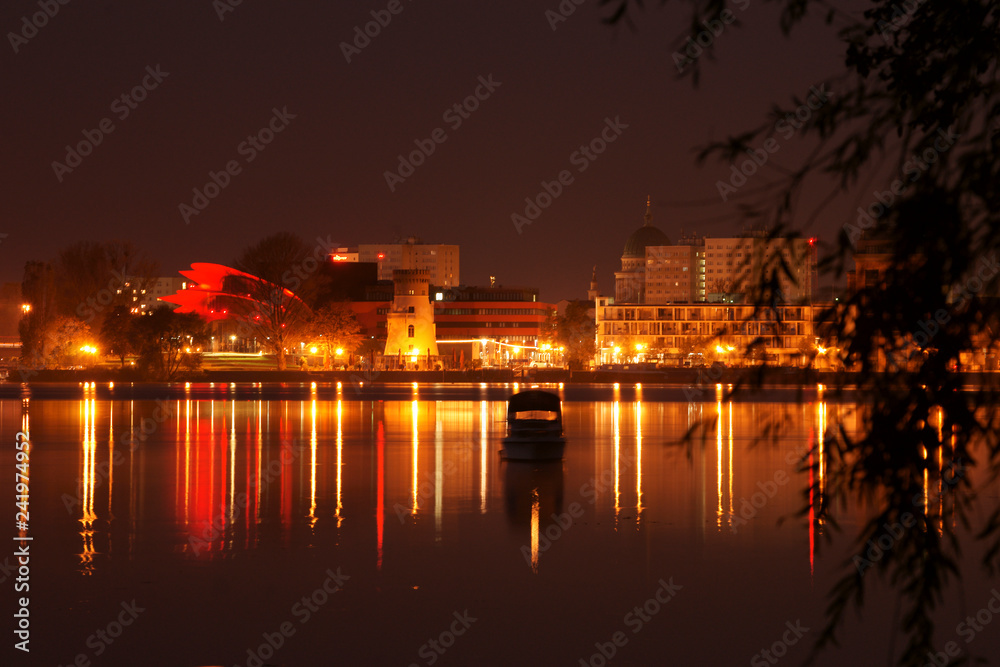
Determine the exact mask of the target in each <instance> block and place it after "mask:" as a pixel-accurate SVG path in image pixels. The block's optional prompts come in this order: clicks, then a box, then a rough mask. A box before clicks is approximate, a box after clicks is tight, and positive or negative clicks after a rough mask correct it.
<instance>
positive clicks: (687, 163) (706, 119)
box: [0, 0, 848, 301]
mask: <svg viewBox="0 0 1000 667" xmlns="http://www.w3.org/2000/svg"><path fill="white" fill-rule="evenodd" d="M222 2H224V0H220V2H217V3H215V5H213V2H212V1H211V0H196V1H191V2H183V3H173V2H170V3H168V2H143V1H134V2H111V1H108V0H98V1H96V2H80V1H79V0H77V1H74V2H69V4H66V5H59V6H58V8H59V11H58V13H57V14H56V15H55V16H53V17H52V18H50V19H48V23H47V25H44V26H43V27H42V28H40V29H38V30H37V34H36V35H34V36H33V37H31V38H30V39H28V40H27V43H19V44H18V52H17V53H16V54H15V53H14V48H13V47H12V45H11V38H10V36H9V35H8V33H11V32H15V33H19V32H21V30H22V28H23V25H22V17H24V16H30V15H31V14H33V13H36V12H38V11H40V10H39V7H38V5H37V0H31V1H29V0H11V1H9V2H6V3H4V4H3V9H2V10H0V28H2V30H3V32H4V34H5V35H6V37H5V39H4V43H3V44H2V45H0V62H2V63H3V64H2V66H0V73H2V75H0V76H2V79H0V86H2V87H0V90H2V91H3V96H4V103H3V105H2V106H0V114H2V115H0V120H2V122H3V134H4V140H3V151H2V156H3V157H2V165H3V167H2V169H3V171H2V173H0V182H2V183H3V189H4V197H3V207H2V215H3V221H2V223H0V232H3V233H6V234H7V236H6V237H5V238H2V241H0V253H2V258H3V269H2V275H0V279H2V280H4V281H19V280H20V277H21V271H22V268H23V265H24V262H25V261H26V260H29V259H48V258H51V257H52V256H54V255H55V253H56V252H57V251H58V250H59V249H60V248H62V247H65V246H66V245H69V244H71V243H73V242H75V241H77V240H80V239H98V240H100V239H111V238H127V239H131V240H133V241H135V242H136V243H137V244H138V245H140V246H141V247H143V248H144V249H146V250H147V251H148V252H149V253H150V254H151V255H152V256H153V257H154V258H155V259H157V260H159V262H160V263H161V265H162V268H163V273H164V274H173V273H174V272H175V271H176V270H178V269H182V268H186V267H187V265H188V264H189V263H191V262H197V261H218V262H229V261H231V260H232V259H233V258H234V257H235V256H236V255H237V254H238V253H239V251H240V250H241V249H242V248H244V247H245V246H246V245H248V244H250V243H252V242H255V241H257V240H259V239H260V238H262V237H263V236H266V235H268V234H270V233H273V232H276V231H280V230H291V231H294V232H296V233H298V234H300V235H301V236H302V237H304V238H306V239H309V240H313V239H316V238H317V237H322V238H324V239H325V238H327V237H329V238H331V239H332V240H333V241H334V242H338V243H342V244H344V245H354V244H358V243H373V242H389V241H392V240H393V238H394V237H395V236H397V235H399V236H407V235H416V236H420V237H422V238H423V239H424V240H425V241H427V242H436V243H454V244H459V245H460V246H461V275H462V279H463V282H465V283H467V284H483V283H485V282H486V281H487V280H488V276H489V275H491V274H493V275H496V276H497V278H498V280H499V281H500V282H501V283H504V284H517V285H530V286H537V287H539V288H541V290H542V298H543V299H544V300H546V301H556V300H559V299H562V298H573V297H579V296H583V295H584V294H585V291H586V289H587V283H588V281H589V279H590V271H591V266H592V265H595V264H596V265H598V272H599V278H600V283H601V287H602V289H603V290H604V291H605V292H608V291H611V290H612V289H613V271H614V270H615V269H616V268H618V266H619V257H620V255H621V252H622V247H623V245H624V243H625V240H626V238H627V237H628V235H629V234H630V233H631V232H632V231H633V230H634V229H635V228H636V227H638V226H639V225H640V224H641V223H642V214H643V211H644V205H645V199H646V196H647V195H651V196H652V198H653V202H654V217H655V223H656V224H657V225H658V226H659V227H660V228H661V229H663V230H664V231H665V232H666V233H667V234H668V235H669V236H670V237H671V238H672V239H676V238H677V237H678V236H679V235H680V232H681V229H682V228H683V229H684V230H697V231H699V232H700V233H702V234H709V235H717V236H718V235H730V234H734V233H735V232H737V231H738V228H737V226H736V225H735V224H734V223H733V222H732V221H731V220H727V219H726V218H727V217H730V216H731V214H732V213H733V212H734V210H735V209H734V208H733V203H732V201H731V200H730V202H729V203H725V204H724V203H722V202H721V200H720V199H719V196H718V192H717V190H716V185H715V184H716V181H717V180H718V179H720V178H725V177H727V176H728V166H727V165H723V164H720V163H717V162H714V163H709V164H708V165H706V166H705V167H702V168H699V167H697V166H696V164H695V160H694V152H695V149H696V148H697V147H698V146H700V145H702V144H703V143H705V142H707V141H709V140H713V139H721V138H724V137H725V136H726V135H727V134H729V133H733V132H736V131H739V130H742V129H746V128H748V127H750V126H754V125H757V124H758V123H760V122H762V121H763V120H764V118H765V114H766V112H767V110H768V109H769V107H770V106H771V104H772V103H773V102H781V103H784V102H786V101H787V100H788V99H789V97H790V96H791V95H798V96H799V97H804V96H805V95H806V94H807V93H808V90H809V88H810V86H812V85H813V84H814V83H816V82H818V81H819V80H820V79H821V78H823V77H825V76H826V75H828V74H831V73H836V72H838V71H841V70H842V69H843V65H842V55H841V47H840V46H839V45H838V43H837V42H836V41H835V39H834V35H835V30H836V27H837V26H836V24H835V25H833V26H827V25H825V24H823V22H822V21H821V20H820V17H813V18H811V19H810V20H808V21H807V22H806V24H805V25H804V26H802V27H801V28H800V29H798V30H797V31H796V32H795V33H793V35H792V37H791V38H790V39H786V38H784V37H783V36H782V35H781V34H780V32H779V30H778V27H777V15H776V8H775V6H774V5H773V4H771V3H768V4H765V3H763V2H762V0H749V2H746V1H745V0H741V1H740V2H739V3H736V4H734V5H733V6H734V8H735V10H734V11H735V12H736V13H737V14H738V15H739V18H740V20H741V21H742V22H743V26H742V27H740V28H734V27H732V26H729V27H726V28H725V30H724V31H723V32H722V34H721V35H719V36H718V37H716V38H715V40H716V45H717V50H716V53H715V55H716V61H715V62H710V61H709V59H708V58H707V57H702V64H703V65H704V68H703V72H702V82H701V85H700V87H699V88H698V89H694V88H693V87H692V85H691V82H690V80H689V79H680V80H679V79H678V78H677V68H676V66H675V65H674V62H673V60H672V58H671V54H672V53H673V51H674V45H675V43H676V42H675V41H674V40H675V38H676V37H677V36H678V35H680V34H681V33H682V31H683V29H684V28H685V26H686V22H687V19H688V14H687V8H686V7H687V6H686V4H685V5H680V4H678V5H676V6H675V5H674V4H671V5H669V6H667V7H666V8H660V7H658V6H654V7H647V9H646V10H645V11H644V12H636V13H635V18H636V24H637V30H636V31H635V32H632V31H629V30H628V29H627V28H626V27H625V26H624V25H622V26H616V27H609V26H607V25H605V24H602V23H601V18H602V16H604V15H606V13H607V12H606V11H604V10H601V9H600V8H599V7H598V6H597V3H596V0H588V1H587V2H585V3H584V4H583V5H582V6H580V7H578V8H577V9H576V11H575V12H574V13H573V14H572V15H571V16H569V17H568V18H567V20H566V21H564V22H561V23H559V24H558V26H557V29H556V30H554V31H553V29H552V28H551V27H550V24H549V21H548V20H547V18H546V16H545V11H546V10H549V9H551V10H556V9H557V7H558V5H559V2H558V1H557V0H551V1H549V2H537V1H531V2H528V1H526V0H515V1H507V2H502V3H501V2H490V3H484V2H456V1H448V0H446V1H437V2H426V1H422V0H415V1H408V0H402V2H401V4H400V6H401V7H402V11H401V12H400V13H398V14H396V15H392V16H391V22H390V23H389V24H388V25H387V26H386V27H384V28H382V29H381V33H380V34H378V35H377V36H376V37H375V38H373V39H371V41H370V43H369V44H368V45H367V46H366V47H365V48H364V49H362V50H361V52H360V53H355V54H353V55H352V58H351V62H350V63H348V62H346V59H345V56H344V54H343V52H342V49H341V46H340V43H341V42H349V41H351V40H353V39H354V28H355V26H359V25H363V24H364V23H366V22H369V21H371V20H372V17H371V14H370V12H372V11H373V10H374V11H382V10H385V8H386V6H387V4H389V3H388V2H382V1H381V0H376V1H375V2H350V3H340V2H330V3H325V2H323V3H321V2H314V1H312V2H304V1H301V0H291V1H287V0H286V1H283V2H280V3H279V2H265V1H264V0H243V2H242V3H241V4H239V5H238V6H236V7H235V8H233V11H231V12H227V13H225V15H224V20H220V18H219V15H218V13H217V9H216V5H221V4H222ZM563 4H564V6H565V5H571V4H572V3H571V2H570V1H569V0H566V1H565V2H564V3H563ZM647 4H654V5H655V4H656V3H647ZM740 6H745V7H746V8H745V10H742V11H741V10H740V9H739V7H740ZM633 9H634V6H633ZM28 34H31V33H30V31H29V33H28ZM147 67H150V68H151V69H153V70H155V69H156V68H157V67H159V69H160V71H162V72H166V73H168V74H167V75H166V76H165V77H164V78H163V79H162V81H161V82H159V83H158V84H156V87H155V88H154V89H152V90H151V91H149V92H148V93H147V96H146V99H144V100H143V101H142V102H140V103H138V104H137V105H135V108H134V109H127V107H124V106H123V105H122V104H121V103H118V104H115V105H114V106H113V103H114V101H115V100H116V98H119V97H120V96H121V95H122V94H123V93H127V92H128V91H130V90H131V89H132V88H134V87H135V86H136V85H139V84H141V82H142V81H143V79H144V77H146V81H147V82H149V83H150V84H152V83H153V82H154V80H153V79H152V78H150V77H148V76H147ZM480 76H483V77H489V76H492V78H493V80H494V81H496V82H499V84H500V85H499V87H497V88H496V89H495V90H494V91H493V92H492V93H491V94H490V95H489V97H488V98H487V99H485V100H483V101H482V102H480V105H479V108H478V109H477V110H475V111H474V112H472V113H471V114H469V117H468V118H467V119H463V120H462V124H461V126H460V127H457V128H455V127H454V125H455V123H454V122H452V121H451V120H450V119H451V118H453V116H450V117H449V118H448V119H445V118H444V116H443V114H444V113H445V111H447V110H448V109H449V108H451V107H452V106H453V105H454V104H456V103H458V102H461V101H462V100H463V99H464V98H466V97H467V96H469V95H472V94H473V93H474V92H475V90H476V88H477V85H479V83H478V81H477V79H478V78H479V77H480ZM481 92H483V91H482V89H481ZM275 108H277V109H279V110H282V109H287V112H288V113H289V114H292V115H294V116H295V117H294V119H291V120H289V121H288V125H287V127H286V128H285V129H283V130H282V131H281V132H280V133H278V134H276V136H275V137H274V139H273V142H272V143H270V144H268V145H267V146H266V147H264V149H263V150H262V151H260V152H259V153H258V154H257V155H256V156H255V158H254V159H253V161H252V162H247V159H246V158H247V154H248V153H249V150H247V149H244V151H243V153H242V154H241V152H240V148H239V147H240V145H241V143H242V142H244V141H245V140H246V139H247V138H248V136H249V135H252V134H256V133H257V132H258V131H259V130H260V129H261V128H264V127H266V126H267V124H268V122H269V121H270V120H271V118H272V115H273V111H272V109H275ZM126 110H127V111H128V116H127V117H125V118H122V116H123V115H124V113H125V111H126ZM606 118H611V119H615V118H618V119H620V121H621V122H622V123H624V124H626V125H627V126H628V127H627V128H626V129H623V130H621V134H620V136H618V137H617V138H616V140H615V141H614V142H613V143H611V144H610V145H609V146H608V147H607V149H606V151H605V152H604V153H603V154H601V155H600V156H597V159H596V160H595V161H593V162H592V163H590V164H589V166H588V168H587V169H586V171H584V172H582V173H581V172H580V171H579V166H580V162H579V158H578V160H577V162H576V163H574V162H571V154H572V153H573V152H574V151H576V150H577V149H578V148H579V147H580V145H581V144H585V143H589V142H590V141H591V140H592V139H595V138H596V137H598V136H599V135H600V133H601V131H602V129H603V128H604V126H605V119H606ZM102 119H109V121H108V122H109V123H110V124H111V125H113V128H114V130H113V132H111V133H110V134H107V135H105V136H103V138H102V139H101V143H100V145H98V146H96V147H95V148H94V150H93V152H92V154H90V155H88V156H86V157H83V158H82V163H81V164H80V165H79V166H77V167H76V168H74V169H73V171H72V172H71V173H63V174H61V178H62V181H61V182H60V181H59V180H58V179H57V176H56V174H55V173H54V169H53V164H52V163H53V162H54V161H59V162H65V161H66V145H67V144H76V143H77V142H80V141H81V140H83V139H84V134H83V132H84V131H85V130H87V131H93V130H95V129H97V128H98V127H99V126H100V124H101V121H102ZM105 126H106V127H107V123H106V124H105ZM437 128H441V129H442V130H443V133H444V135H445V136H446V137H447V139H446V141H444V143H441V144H440V145H437V146H436V149H435V151H434V153H433V154H432V155H431V156H430V157H428V158H427V159H426V162H425V163H424V164H423V165H421V166H420V167H418V168H417V169H416V171H415V173H414V174H413V175H412V176H410V177H409V178H407V179H406V180H405V182H403V183H398V184H396V186H395V191H390V188H389V187H388V186H387V184H386V179H385V176H384V172H385V171H387V170H396V169H397V167H398V165H397V163H398V158H397V156H398V155H399V154H400V153H408V152H410V151H411V150H413V149H414V148H415V147H414V141H415V140H424V139H427V138H428V137H430V136H431V134H432V133H433V132H434V131H435V130H436V129H437ZM439 136H440V134H439ZM798 141H799V137H798V136H793V137H792V138H790V139H788V140H787V141H784V142H782V150H783V154H782V155H781V156H776V158H777V157H782V158H786V163H790V162H791V160H790V158H791V157H793V156H794V155H795V154H796V153H797V152H799V151H801V150H804V148H805V147H806V145H807V144H805V142H804V141H803V142H801V144H802V145H801V146H799V145H797V143H796V142H798ZM230 160H237V161H238V162H239V164H240V169H241V171H240V173H238V174H237V175H235V176H234V177H232V178H231V182H230V183H229V184H228V185H227V187H226V188H224V189H223V190H222V191H221V192H220V193H219V194H218V196H216V197H215V198H214V199H212V200H211V201H210V203H209V205H208V206H207V208H205V209H204V211H202V212H200V213H199V214H198V215H196V216H191V219H190V223H189V224H186V223H185V221H184V219H183V217H182V214H181V212H180V211H179V205H180V204H182V203H186V204H189V205H190V204H191V203H192V199H193V196H194V195H193V193H192V189H193V188H195V187H198V188H202V187H203V186H204V185H205V184H206V183H207V182H208V181H209V171H215V172H219V171H221V170H223V169H225V166H226V163H227V162H229V161H230ZM562 170H570V171H571V173H572V175H573V182H572V183H571V184H570V185H568V186H566V187H564V191H563V192H562V194H561V195H560V196H559V197H558V198H556V199H555V201H554V202H553V203H552V204H551V206H549V208H548V209H546V210H545V211H543V212H542V214H541V216H540V217H539V218H538V219H537V220H536V221H535V222H534V223H533V224H532V225H530V226H525V227H523V228H522V233H521V234H518V233H517V230H516V229H515V227H514V225H513V223H512V222H511V214H512V213H515V212H517V213H522V214H523V212H524V209H525V198H526V197H535V196H536V195H537V194H538V193H539V192H540V191H541V181H542V180H546V181H552V180H554V179H556V178H557V177H558V175H559V172H560V171H562ZM755 178H757V179H764V180H766V179H767V178H768V177H766V176H763V175H761V174H758V175H757V176H756V177H755ZM761 182H764V181H763V180H762V181H761ZM713 199H714V200H715V201H716V203H715V204H714V205H698V206H690V205H684V206H682V205H680V204H681V203H683V202H689V201H692V200H695V201H697V200H713ZM847 207H848V206H847V204H845V205H844V206H843V207H839V208H838V207H835V208H832V209H831V210H830V212H829V214H828V215H826V216H824V218H822V219H821V220H820V221H819V222H818V223H817V225H816V226H815V227H814V228H813V229H814V231H815V233H816V234H817V235H819V236H820V238H821V239H825V240H833V238H834V235H835V233H836V231H837V230H839V228H840V226H841V225H842V224H843V222H844V221H845V218H844V217H843V216H844V212H845V211H846V210H847ZM810 233H812V232H810Z"/></svg>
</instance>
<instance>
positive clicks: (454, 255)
mask: <svg viewBox="0 0 1000 667" xmlns="http://www.w3.org/2000/svg"><path fill="white" fill-rule="evenodd" d="M341 250H343V252H340V254H341V255H344V256H351V253H350V251H349V249H341ZM338 252H339V251H338ZM348 261H351V260H348ZM356 261H359V262H375V263H377V264H378V279H379V280H393V277H392V272H393V271H395V270H397V269H417V270H423V271H428V272H429V274H428V275H430V282H431V284H432V285H439V286H442V287H454V286H456V285H460V284H461V278H460V273H459V262H458V246H457V245H444V244H426V243H424V242H423V241H422V240H420V239H419V238H417V237H415V236H411V237H409V238H408V239H406V240H404V241H403V242H402V243H375V244H363V245H359V246H358V248H357V260H356Z"/></svg>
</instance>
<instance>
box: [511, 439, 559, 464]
mask: <svg viewBox="0 0 1000 667" xmlns="http://www.w3.org/2000/svg"><path fill="white" fill-rule="evenodd" d="M565 451H566V440H565V439H563V438H548V439H541V438H519V437H512V436H508V437H506V438H504V439H503V449H501V450H500V453H501V455H502V456H503V457H504V458H505V459H508V460H511V461H556V460H559V459H562V458H563V453H564V452H565Z"/></svg>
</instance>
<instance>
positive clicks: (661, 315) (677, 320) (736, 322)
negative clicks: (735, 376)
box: [595, 297, 816, 365]
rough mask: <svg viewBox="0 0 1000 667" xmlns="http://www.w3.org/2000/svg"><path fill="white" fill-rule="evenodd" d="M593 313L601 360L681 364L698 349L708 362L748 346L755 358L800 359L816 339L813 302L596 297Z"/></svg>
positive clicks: (736, 358) (737, 357)
mask: <svg viewBox="0 0 1000 667" xmlns="http://www.w3.org/2000/svg"><path fill="white" fill-rule="evenodd" d="M595 319H596V325H597V350H598V360H599V363H602V364H612V363H622V362H626V361H657V362H661V363H665V364H668V365H669V364H680V363H682V362H684V360H686V359H688V358H689V355H699V354H700V355H702V356H701V357H700V359H701V360H704V361H706V362H708V361H721V362H723V363H727V364H728V363H739V362H742V361H743V360H744V358H745V356H746V354H747V351H748V350H749V349H751V348H752V352H751V354H750V357H751V359H752V360H754V361H759V362H763V361H766V362H767V363H769V364H778V365H800V364H802V363H803V362H804V361H805V358H804V356H803V355H804V353H809V351H810V350H812V349H813V347H814V346H815V340H816V339H815V334H814V327H813V307H812V306H809V305H783V306H776V307H775V308H755V307H754V306H752V305H744V304H720V303H688V304H674V305H668V304H665V305H645V304H619V303H616V302H615V301H614V300H613V299H611V298H610V297H598V299H597V308H596V312H595ZM758 339H759V342H758ZM754 343H756V344H755V345H751V344H754Z"/></svg>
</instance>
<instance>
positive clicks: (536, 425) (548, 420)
mask: <svg viewBox="0 0 1000 667" xmlns="http://www.w3.org/2000/svg"><path fill="white" fill-rule="evenodd" d="M565 448H566V439H565V438H564V437H563V426H562V401H560V400H559V397H558V396H556V395H555V394H553V393H551V392H548V391H540V390H537V389H531V390H528V391H522V392H518V393H516V394H514V395H513V396H511V397H510V398H509V399H508V401H507V435H506V437H504V439H503V448H502V449H501V454H502V455H503V457H504V458H506V459H509V460H512V461H552V460H557V459H561V458H562V457H563V450H564V449H565Z"/></svg>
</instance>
